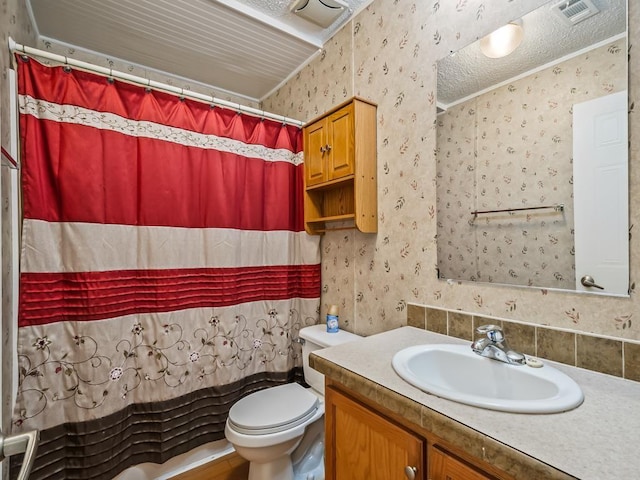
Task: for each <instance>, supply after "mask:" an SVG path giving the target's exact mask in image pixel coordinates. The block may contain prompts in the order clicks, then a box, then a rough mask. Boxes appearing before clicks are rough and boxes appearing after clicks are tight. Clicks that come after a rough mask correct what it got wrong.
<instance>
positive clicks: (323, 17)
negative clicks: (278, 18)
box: [291, 0, 348, 28]
mask: <svg viewBox="0 0 640 480" xmlns="http://www.w3.org/2000/svg"><path fill="white" fill-rule="evenodd" d="M291 10H292V12H293V13H295V14H296V15H298V16H300V17H302V18H304V19H305V20H308V21H309V22H313V23H315V24H316V25H320V26H321V27H322V28H327V27H328V26H329V25H331V24H332V23H333V22H335V21H336V20H337V19H338V17H339V16H340V15H342V13H343V12H344V11H345V10H348V5H347V4H346V3H344V2H343V1H341V0H298V1H297V2H296V3H295V4H294V5H293V8H292V9H291Z"/></svg>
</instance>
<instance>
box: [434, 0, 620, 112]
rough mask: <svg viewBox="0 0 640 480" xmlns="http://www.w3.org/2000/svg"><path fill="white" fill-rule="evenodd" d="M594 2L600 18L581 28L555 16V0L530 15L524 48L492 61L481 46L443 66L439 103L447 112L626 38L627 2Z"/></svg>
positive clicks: (445, 61) (444, 61)
mask: <svg viewBox="0 0 640 480" xmlns="http://www.w3.org/2000/svg"><path fill="white" fill-rule="evenodd" d="M591 1H592V3H593V4H594V5H595V6H596V8H598V9H599V10H600V12H599V13H597V14H595V15H594V16H592V17H589V18H587V19H585V20H583V21H582V22H580V23H577V24H575V25H568V24H567V23H565V22H564V21H563V19H562V18H561V17H560V16H559V15H558V14H557V13H556V12H554V11H553V7H554V6H556V5H558V4H559V3H561V1H560V0H551V1H550V2H549V3H546V4H544V5H543V6H542V7H540V8H538V9H536V10H534V11H533V12H531V13H529V14H527V15H525V16H524V17H522V27H523V29H524V37H523V40H522V43H521V44H520V46H519V47H518V48H517V49H516V50H515V51H514V52H513V53H512V54H510V55H508V56H506V57H503V58H497V59H493V58H487V57H485V56H484V55H483V54H482V53H481V51H480V46H479V42H475V43H473V44H471V45H469V46H468V47H466V48H464V49H462V50H460V51H458V52H455V53H454V54H453V55H450V56H448V57H446V58H444V59H442V60H440V61H439V62H438V103H439V105H440V106H441V108H447V106H451V105H453V104H455V103H458V102H460V101H462V100H463V99H465V98H468V97H471V96H474V95H476V94H477V93H478V92H481V91H483V90H486V89H489V88H491V87H493V86H495V85H498V84H500V83H501V82H504V81H507V80H509V79H512V78H514V77H517V76H518V75H520V74H523V73H524V72H529V71H532V70H534V69H536V68H539V67H541V66H543V65H547V64H550V63H553V62H554V61H556V60H557V59H559V58H561V57H565V56H567V55H571V54H573V53H574V52H577V51H580V50H583V49H587V48H588V47H589V46H591V45H594V44H598V43H599V42H603V41H605V40H607V39H610V38H612V37H615V36H616V35H620V34H624V33H625V32H626V30H627V16H626V4H627V0H591ZM565 3H566V2H565ZM514 20H516V19H514ZM452 79H453V80H454V81H452Z"/></svg>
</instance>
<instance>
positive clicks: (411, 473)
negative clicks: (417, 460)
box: [404, 465, 418, 480]
mask: <svg viewBox="0 0 640 480" xmlns="http://www.w3.org/2000/svg"><path fill="white" fill-rule="evenodd" d="M416 473H418V469H417V468H416V467H411V466H409V465H407V466H406V467H404V474H405V475H406V476H407V478H408V479H409V480H415V478H416Z"/></svg>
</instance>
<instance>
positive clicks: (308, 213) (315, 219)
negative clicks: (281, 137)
mask: <svg viewBox="0 0 640 480" xmlns="http://www.w3.org/2000/svg"><path fill="white" fill-rule="evenodd" d="M376 152H377V144H376V105H374V104H372V103H370V102H367V101H365V100H362V99H359V98H353V99H351V100H349V101H348V102H345V103H343V104H341V105H338V106H337V107H335V108H333V109H331V110H330V111H328V112H327V113H325V114H324V115H322V116H321V117H319V118H317V119H314V120H312V121H311V122H309V123H308V124H307V125H306V126H305V127H304V177H305V195H304V220H305V228H306V230H307V232H308V233H311V234H319V233H323V232H325V231H327V230H334V229H339V228H357V229H358V230H360V231H361V232H366V233H375V232H377V231H378V198H377V181H376V180H377V171H376V168H377V167H376V165H377V162H376ZM344 222H346V224H347V226H346V227H345V226H344V225H345V224H344Z"/></svg>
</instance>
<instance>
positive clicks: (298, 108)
mask: <svg viewBox="0 0 640 480" xmlns="http://www.w3.org/2000/svg"><path fill="white" fill-rule="evenodd" d="M543 3H545V2H544V0H518V1H517V2H514V1H513V0H491V1H488V0H455V1H442V0H427V1H417V0H375V1H374V2H373V3H372V4H371V5H370V6H369V7H368V8H366V9H364V10H363V11H362V12H360V13H359V14H358V16H357V17H356V18H355V19H354V20H353V21H351V22H349V23H347V24H346V25H345V27H344V28H343V29H342V30H341V31H340V32H339V33H338V34H337V35H336V36H335V37H334V38H333V39H331V40H330V41H329V42H327V44H326V45H325V48H324V49H323V51H322V53H321V55H319V56H318V57H317V58H316V59H315V60H314V61H313V62H311V63H310V64H309V65H308V66H307V67H305V68H304V69H303V70H302V71H300V72H299V73H298V74H297V75H296V76H295V77H294V78H292V79H291V80H290V81H289V82H288V83H287V84H285V85H284V86H283V87H282V88H281V89H280V90H279V91H277V92H276V93H274V94H273V95H272V96H271V97H270V98H268V99H266V100H265V101H264V102H263V105H262V108H264V109H265V110H269V111H272V112H274V113H279V114H282V115H287V116H290V117H293V118H298V119H300V120H310V119H311V118H313V117H316V116H317V115H319V114H321V113H322V112H324V111H326V110H328V109H329V108H331V107H333V106H334V105H336V104H338V103H340V102H342V101H343V100H346V99H348V98H350V97H351V96H353V95H358V96H360V97H363V98H367V99H370V100H372V101H374V102H376V103H377V104H378V200H379V212H378V213H379V222H378V223H379V232H378V234H376V235H371V234H368V235H365V234H360V233H358V232H354V231H350V230H343V231H338V232H332V233H328V234H326V235H325V236H324V238H323V239H322V249H323V294H322V303H323V309H322V312H321V315H322V316H324V315H325V314H326V306H327V305H328V304H333V303H335V304H338V305H339V306H340V319H341V322H342V324H343V326H345V328H347V329H349V330H352V331H356V332H357V333H361V334H372V333H377V332H381V331H384V330H389V329H392V328H396V327H398V326H401V325H404V324H405V323H406V310H407V305H408V304H409V303H413V304H423V305H433V306H436V307H441V308H450V309H458V310H462V311H466V312H470V313H477V314H479V315H492V316H497V317H501V318H508V319H513V320H519V321H524V322H530V323H533V324H541V325H550V326H554V327H558V328H566V329H570V330H574V331H580V332H587V333H588V332H592V333H597V334H601V335H610V336H613V337H620V338H626V339H635V340H639V341H640V325H637V324H638V323H640V322H638V321H637V318H636V317H637V314H636V317H634V312H638V311H640V300H639V299H638V296H637V294H636V293H635V291H634V292H632V294H631V297H630V298H613V297H602V296H595V295H583V294H577V293H562V292H556V291H551V290H549V291H547V290H545V289H540V288H533V289H524V288H518V287H503V286H497V285H487V284H470V283H460V284H459V283H456V282H450V283H448V282H444V281H442V280H438V279H437V278H436V266H437V251H436V241H435V237H436V233H437V223H436V222H437V216H436V161H435V154H434V151H435V148H436V129H435V121H436V113H435V96H436V75H435V70H434V68H435V67H434V65H435V62H436V61H437V59H438V58H441V57H443V56H444V55H446V54H448V53H449V52H450V51H455V50H459V49H460V48H462V47H464V46H465V45H467V44H469V43H471V42H472V41H474V40H476V39H477V38H478V37H481V36H483V35H485V34H487V33H489V32H490V31H492V30H494V29H495V28H496V27H498V26H501V25H503V24H505V23H507V22H508V21H510V20H512V19H514V18H518V17H521V16H522V15H524V14H525V13H527V12H529V11H530V10H532V9H534V8H536V7H538V6H540V5H542V4H543ZM629 4H630V5H629V8H630V20H629V21H630V25H631V28H630V33H631V35H630V43H631V44H632V45H633V43H634V42H635V43H637V42H638V41H639V40H640V29H639V28H638V27H637V26H638V25H640V5H639V4H637V2H629ZM6 5H7V2H4V3H3V4H2V8H5V6H6ZM24 10H25V9H24V6H23V3H22V2H19V1H18V0H9V1H8V15H9V17H12V16H14V15H16V13H17V17H13V18H14V19H13V21H15V22H17V24H18V25H16V26H15V27H11V28H12V30H16V31H17V32H19V35H18V34H16V35H14V38H15V39H16V40H17V41H19V42H22V43H27V44H32V45H33V44H34V43H33V39H32V38H31V37H33V33H32V32H31V30H30V26H29V25H28V21H27V20H26V17H24ZM20 12H22V13H20ZM2 13H3V15H2V23H0V25H3V26H4V25H5V24H6V23H7V22H5V18H7V17H5V15H4V11H3V12H2ZM3 34H4V32H3ZM12 35H13V33H12ZM36 46H37V47H39V48H47V46H46V45H36ZM52 48H61V47H57V46H52ZM67 53H69V52H67ZM73 54H74V55H75V56H77V58H81V59H83V60H85V61H94V62H96V63H99V62H101V61H102V62H105V61H106V62H108V61H109V59H104V58H102V59H99V58H96V59H95V60H93V59H91V58H88V57H87V56H86V55H85V54H84V53H83V52H73ZM3 55H4V53H3ZM639 56H640V51H639V50H638V48H631V50H630V64H629V79H630V89H629V90H630V104H631V105H632V104H634V100H635V98H636V97H637V95H638V91H640V66H639V63H640V62H639V59H638V57H639ZM100 64H102V63H100ZM115 65H116V66H115V67H114V68H116V69H122V70H125V71H128V70H129V68H132V70H133V71H132V73H134V74H138V75H140V73H138V70H136V68H141V69H142V70H144V68H143V67H136V66H131V65H129V66H128V65H119V64H118V62H115ZM5 66H6V65H3V67H5ZM142 76H144V75H142ZM154 79H157V80H160V81H163V80H162V79H159V78H154ZM164 81H166V79H165V80H164ZM186 83H187V87H188V82H186ZM193 88H194V89H195V88H196V87H195V86H194V87H193ZM203 93H210V92H209V91H205V92H203ZM223 98H224V97H223ZM1 100H2V108H3V110H4V109H5V108H6V106H5V105H6V104H7V101H8V100H7V94H6V92H5V89H4V87H3V89H2V97H1ZM635 116H636V113H635V111H633V109H632V111H631V113H630V123H629V126H630V136H631V142H630V148H631V151H630V159H631V160H630V197H631V199H630V216H631V218H630V225H631V226H632V229H631V231H632V233H633V232H634V228H633V225H634V224H635V223H637V222H638V220H639V219H640V173H639V172H640V169H638V168H634V163H635V164H638V161H639V157H640V151H639V147H640V142H638V141H635V140H634V139H636V138H637V137H638V136H639V135H640V122H638V121H636V120H635ZM3 136H4V135H3ZM639 239H640V236H638V235H632V237H631V250H630V254H631V255H630V256H631V281H632V286H633V285H635V283H634V280H635V277H636V276H637V273H638V272H639V271H640V243H639V242H640V240H639Z"/></svg>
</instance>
